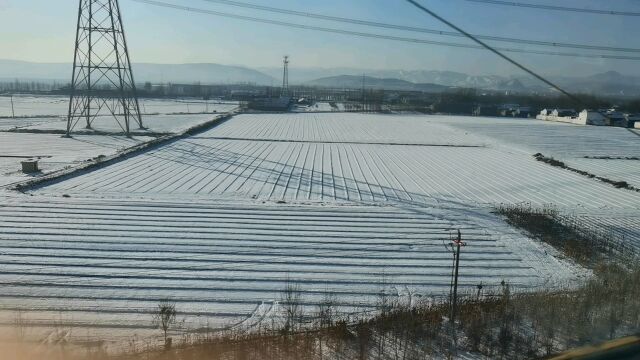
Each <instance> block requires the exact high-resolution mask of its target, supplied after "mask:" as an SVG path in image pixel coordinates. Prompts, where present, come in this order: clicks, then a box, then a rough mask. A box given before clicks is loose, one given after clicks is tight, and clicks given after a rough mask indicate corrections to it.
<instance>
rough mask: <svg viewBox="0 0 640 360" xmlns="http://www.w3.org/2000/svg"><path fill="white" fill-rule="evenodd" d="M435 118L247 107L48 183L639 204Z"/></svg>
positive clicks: (411, 199)
mask: <svg viewBox="0 0 640 360" xmlns="http://www.w3.org/2000/svg"><path fill="white" fill-rule="evenodd" d="M325 119H326V122H325V121H324V120H325ZM426 120H427V121H425V118H424V117H423V118H420V117H398V116H395V117H394V116H375V115H359V114H340V115H339V116H335V115H333V114H300V115H292V114H288V115H241V116H237V117H235V118H234V119H232V120H231V121H228V122H226V123H225V124H223V125H221V126H220V127H217V128H214V129H212V130H210V131H207V132H205V133H202V134H200V135H197V136H194V137H192V138H189V139H186V140H182V141H177V142H174V143H172V144H170V145H168V146H165V147H162V148H159V149H155V150H152V151H149V152H147V153H146V154H143V155H141V156H138V157H136V158H131V159H128V160H126V161H122V162H120V163H118V164H116V165H113V166H110V167H108V168H103V169H100V170H98V171H95V172H92V173H89V174H86V175H83V176H79V177H77V178H74V179H71V180H68V181H64V182H61V183H58V184H55V185H53V186H50V187H47V188H45V189H42V190H40V191H41V192H44V193H48V192H58V193H59V192H65V193H81V194H83V193H94V194H108V193H125V192H126V193H134V194H157V195H159V196H162V195H163V194H173V195H190V194H208V195H215V196H223V197H225V198H241V199H246V198H257V199H268V200H281V199H284V200H288V201H304V200H314V201H325V202H326V201H357V202H384V203H389V202H391V203H393V204H399V205H402V204H423V203H425V202H426V201H431V200H446V201H463V202H468V203H473V204H477V203H481V204H495V203H519V202H531V203H533V204H534V205H538V206H542V205H545V204H551V203H553V204H556V205H558V206H561V207H564V208H569V209H582V208H588V209H597V208H601V207H608V208H626V209H634V210H638V209H640V193H635V192H630V191H624V190H620V189H616V188H614V187H612V186H611V185H608V184H605V183H602V182H599V181H594V180H593V179H589V178H587V177H584V176H581V175H578V174H575V173H572V172H569V171H566V170H562V169H557V168H553V167H551V166H549V165H547V164H544V163H541V162H538V161H535V159H534V158H533V157H532V156H531V155H529V154H527V153H524V152H522V153H520V152H512V151H505V150H504V149H501V148H500V146H492V145H491V142H490V141H489V140H488V139H481V138H479V137H477V136H475V135H473V134H472V133H465V132H461V131H456V130H455V129H453V128H451V127H449V126H446V125H442V124H438V123H435V124H434V123H432V122H429V121H428V118H426ZM257 140H259V141H257ZM406 144H414V145H406Z"/></svg>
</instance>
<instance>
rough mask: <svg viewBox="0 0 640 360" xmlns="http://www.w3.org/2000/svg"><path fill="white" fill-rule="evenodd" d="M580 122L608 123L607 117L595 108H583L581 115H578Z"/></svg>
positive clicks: (584, 123)
mask: <svg viewBox="0 0 640 360" xmlns="http://www.w3.org/2000/svg"><path fill="white" fill-rule="evenodd" d="M578 119H579V120H580V121H579V124H581V125H599V126H603V125H606V122H605V120H606V118H605V117H604V116H603V115H602V113H600V112H598V111H595V110H587V109H585V110H582V111H581V112H580V115H578Z"/></svg>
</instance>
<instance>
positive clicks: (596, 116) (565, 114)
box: [536, 109, 640, 127]
mask: <svg viewBox="0 0 640 360" xmlns="http://www.w3.org/2000/svg"><path fill="white" fill-rule="evenodd" d="M536 119H538V120H545V121H558V122H565V123H571V124H576V125H595V126H616V127H633V126H635V125H636V124H638V122H640V115H637V114H636V115H630V114H623V113H621V112H619V111H616V110H615V109H608V110H606V109H599V110H590V109H585V110H582V111H581V112H580V114H576V112H575V110H573V109H554V110H553V111H549V110H548V109H544V110H542V111H540V114H538V116H536Z"/></svg>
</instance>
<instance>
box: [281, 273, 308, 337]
mask: <svg viewBox="0 0 640 360" xmlns="http://www.w3.org/2000/svg"><path fill="white" fill-rule="evenodd" d="M301 301H302V291H301V290H300V285H299V284H297V283H294V282H292V281H291V278H289V277H288V276H287V281H286V283H285V287H284V291H283V293H282V295H281V298H280V303H281V304H282V305H283V306H284V310H285V324H284V328H283V329H282V330H283V332H284V333H286V334H291V333H293V332H294V331H295V330H296V326H297V325H298V324H299V323H300V322H302V312H303V310H302V305H301Z"/></svg>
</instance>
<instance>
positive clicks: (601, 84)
mask: <svg viewBox="0 0 640 360" xmlns="http://www.w3.org/2000/svg"><path fill="white" fill-rule="evenodd" d="M133 69H134V75H135V77H136V81H137V82H146V81H150V82H154V83H157V82H173V83H194V82H200V83H202V84H237V83H251V84H256V85H271V86H278V85H279V84H280V82H281V80H280V79H281V78H282V75H281V74H282V69H280V68H266V67H265V68H257V69H251V68H248V67H243V66H231V65H220V64H150V63H137V64H135V65H134V67H133ZM363 73H364V74H366V76H365V85H366V86H367V87H370V88H380V89H387V90H421V91H431V92H440V91H446V90H447V89H451V88H476V89H484V90H496V91H509V92H520V93H532V92H538V93H550V92H552V90H551V89H550V88H549V87H548V86H546V85H544V84H542V83H541V82H540V81H538V80H536V79H534V78H531V77H529V76H499V75H468V74H464V73H460V72H454V71H435V70H362V69H353V68H296V67H291V68H290V81H291V83H292V84H304V85H313V86H325V87H340V88H357V89H359V88H361V87H362V75H363ZM70 77H71V64H64V63H33V62H26V61H14V60H0V80H4V81H8V80H9V81H12V80H14V79H20V80H29V81H53V80H56V81H60V82H69V78H70ZM550 80H552V81H554V82H555V83H557V84H558V85H560V86H562V87H564V88H566V89H567V90H569V91H571V92H577V93H589V94H596V95H611V96H613V95H616V96H640V76H627V75H623V74H620V73H618V72H616V71H609V72H606V73H601V74H595V75H592V76H587V77H557V76H556V77H550Z"/></svg>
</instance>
